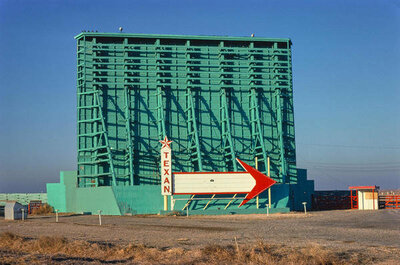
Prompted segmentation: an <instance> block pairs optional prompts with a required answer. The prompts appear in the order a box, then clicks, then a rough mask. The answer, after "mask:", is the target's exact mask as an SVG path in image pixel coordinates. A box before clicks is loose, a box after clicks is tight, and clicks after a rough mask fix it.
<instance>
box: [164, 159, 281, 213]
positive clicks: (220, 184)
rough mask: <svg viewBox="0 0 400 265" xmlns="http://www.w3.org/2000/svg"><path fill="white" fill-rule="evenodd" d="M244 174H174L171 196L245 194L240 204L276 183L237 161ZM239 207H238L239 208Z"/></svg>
mask: <svg viewBox="0 0 400 265" xmlns="http://www.w3.org/2000/svg"><path fill="white" fill-rule="evenodd" d="M237 161H238V162H239V164H240V165H241V166H242V167H243V168H244V169H245V170H246V172H178V173H176V172H174V173H173V175H172V186H173V188H172V190H173V194H176V195H183V194H235V193H247V196H246V198H245V199H244V200H243V202H242V203H241V204H240V206H242V205H243V204H245V203H246V202H247V201H249V200H251V199H252V198H254V197H255V196H257V195H259V194H260V193H261V192H263V191H264V190H266V189H268V188H269V187H271V186H272V185H274V184H275V183H276V181H275V180H273V179H271V178H269V177H267V176H266V175H264V174H263V173H261V172H260V171H258V170H256V169H255V168H253V167H251V166H249V165H247V164H246V163H244V162H243V161H241V160H239V159H237ZM240 206H239V207H240Z"/></svg>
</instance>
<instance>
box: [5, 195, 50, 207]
mask: <svg viewBox="0 0 400 265" xmlns="http://www.w3.org/2000/svg"><path fill="white" fill-rule="evenodd" d="M6 201H17V202H19V203H20V204H22V205H28V204H29V202H30V201H42V203H46V202H47V193H0V206H4V205H6Z"/></svg>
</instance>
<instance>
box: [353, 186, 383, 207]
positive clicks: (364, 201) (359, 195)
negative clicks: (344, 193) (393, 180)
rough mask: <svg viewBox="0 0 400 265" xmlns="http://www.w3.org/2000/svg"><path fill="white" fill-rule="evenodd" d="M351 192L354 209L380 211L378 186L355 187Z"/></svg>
mask: <svg viewBox="0 0 400 265" xmlns="http://www.w3.org/2000/svg"><path fill="white" fill-rule="evenodd" d="M349 189H350V190H351V201H352V205H351V206H352V207H351V208H352V209H359V210H378V209H379V206H378V201H379V198H378V195H379V194H378V189H379V187H377V186H353V187H349Z"/></svg>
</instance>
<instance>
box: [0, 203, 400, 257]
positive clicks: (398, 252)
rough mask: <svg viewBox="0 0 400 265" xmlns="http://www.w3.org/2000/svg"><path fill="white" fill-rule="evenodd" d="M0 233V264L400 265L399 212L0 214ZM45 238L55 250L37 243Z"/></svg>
mask: <svg viewBox="0 0 400 265" xmlns="http://www.w3.org/2000/svg"><path fill="white" fill-rule="evenodd" d="M1 233H3V236H2V238H3V241H4V242H3V243H2V244H1V241H0V264H12V263H23V262H26V263H27V264H32V263H57V264H77V263H85V264H86V263H88V264H99V263H100V264H102V263H112V264H120V263H121V264H124V263H125V264H146V263H147V264H157V263H158V264H210V263H213V264H233V263H237V264H266V263H268V264H400V211H399V210H379V211H358V210H352V211H350V210H349V211H346V210H342V211H323V212H311V213H308V214H307V215H304V213H289V214H273V215H269V216H266V215H229V216H227V215H225V216H189V217H185V216H157V215H146V216H122V217H121V216H102V226H99V220H98V216H90V215H85V216H82V215H63V216H60V217H59V222H58V223H56V222H55V217H54V216H52V215H46V216H32V217H29V218H28V220H25V221H6V220H4V219H0V234H1ZM4 233H7V234H4ZM4 235H6V236H4ZM7 235H8V236H7ZM10 235H11V236H10ZM49 240H50V242H53V241H51V240H55V241H54V242H56V243H54V242H53V243H50V245H52V244H53V245H54V244H55V245H57V244H58V245H60V247H58V248H56V249H55V250H54V249H52V248H46V247H44V248H43V247H41V246H42V245H43V242H42V241H44V242H47V241H49ZM57 240H58V241H57ZM7 242H8V243H7ZM40 242H42V243H40ZM57 242H58V243H57ZM60 242H61V243H60ZM44 245H45V246H46V244H44ZM77 246H81V248H84V249H87V251H84V252H82V253H81V252H79V251H78V248H77ZM139 246H140V247H139ZM110 253H120V254H119V256H116V255H111V254H110ZM121 253H125V254H121ZM138 253H142V254H143V253H147V256H146V255H144V257H143V255H142V256H141V257H139V256H140V255H139V256H138ZM149 253H151V255H150V254H149ZM171 253H172V254H171Z"/></svg>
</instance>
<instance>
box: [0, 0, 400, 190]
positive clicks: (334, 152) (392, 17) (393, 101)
mask: <svg viewBox="0 0 400 265" xmlns="http://www.w3.org/2000/svg"><path fill="white" fill-rule="evenodd" d="M120 26H122V27H123V28H124V32H128V33H159V34H190V35H229V36H249V35H250V34H251V33H255V34H256V36H259V37H271V38H287V37H289V38H291V39H292V41H293V78H294V91H295V92H294V101H295V122H296V142H297V160H298V166H299V167H303V168H307V169H308V174H309V178H311V179H314V180H315V181H316V188H317V189H347V187H348V186H349V185H374V184H376V185H380V186H381V187H382V188H400V138H399V136H400V74H399V73H400V63H399V62H400V51H399V47H400V45H399V44H400V1H385V0H379V1H378V0H377V1H367V0H364V1H352V0H345V1H86V0H83V1H40V0H36V1H29V0H25V1H19V0H0V192H40V191H45V183H46V182H58V175H59V171H60V170H74V169H75V168H76V161H75V160H76V136H75V127H76V112H75V107H76V102H75V101H76V97H75V92H76V57H75V52H76V47H75V40H74V38H73V37H74V36H75V35H77V34H78V33H79V32H81V31H82V30H98V31H99V32H117V31H118V27H120Z"/></svg>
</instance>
